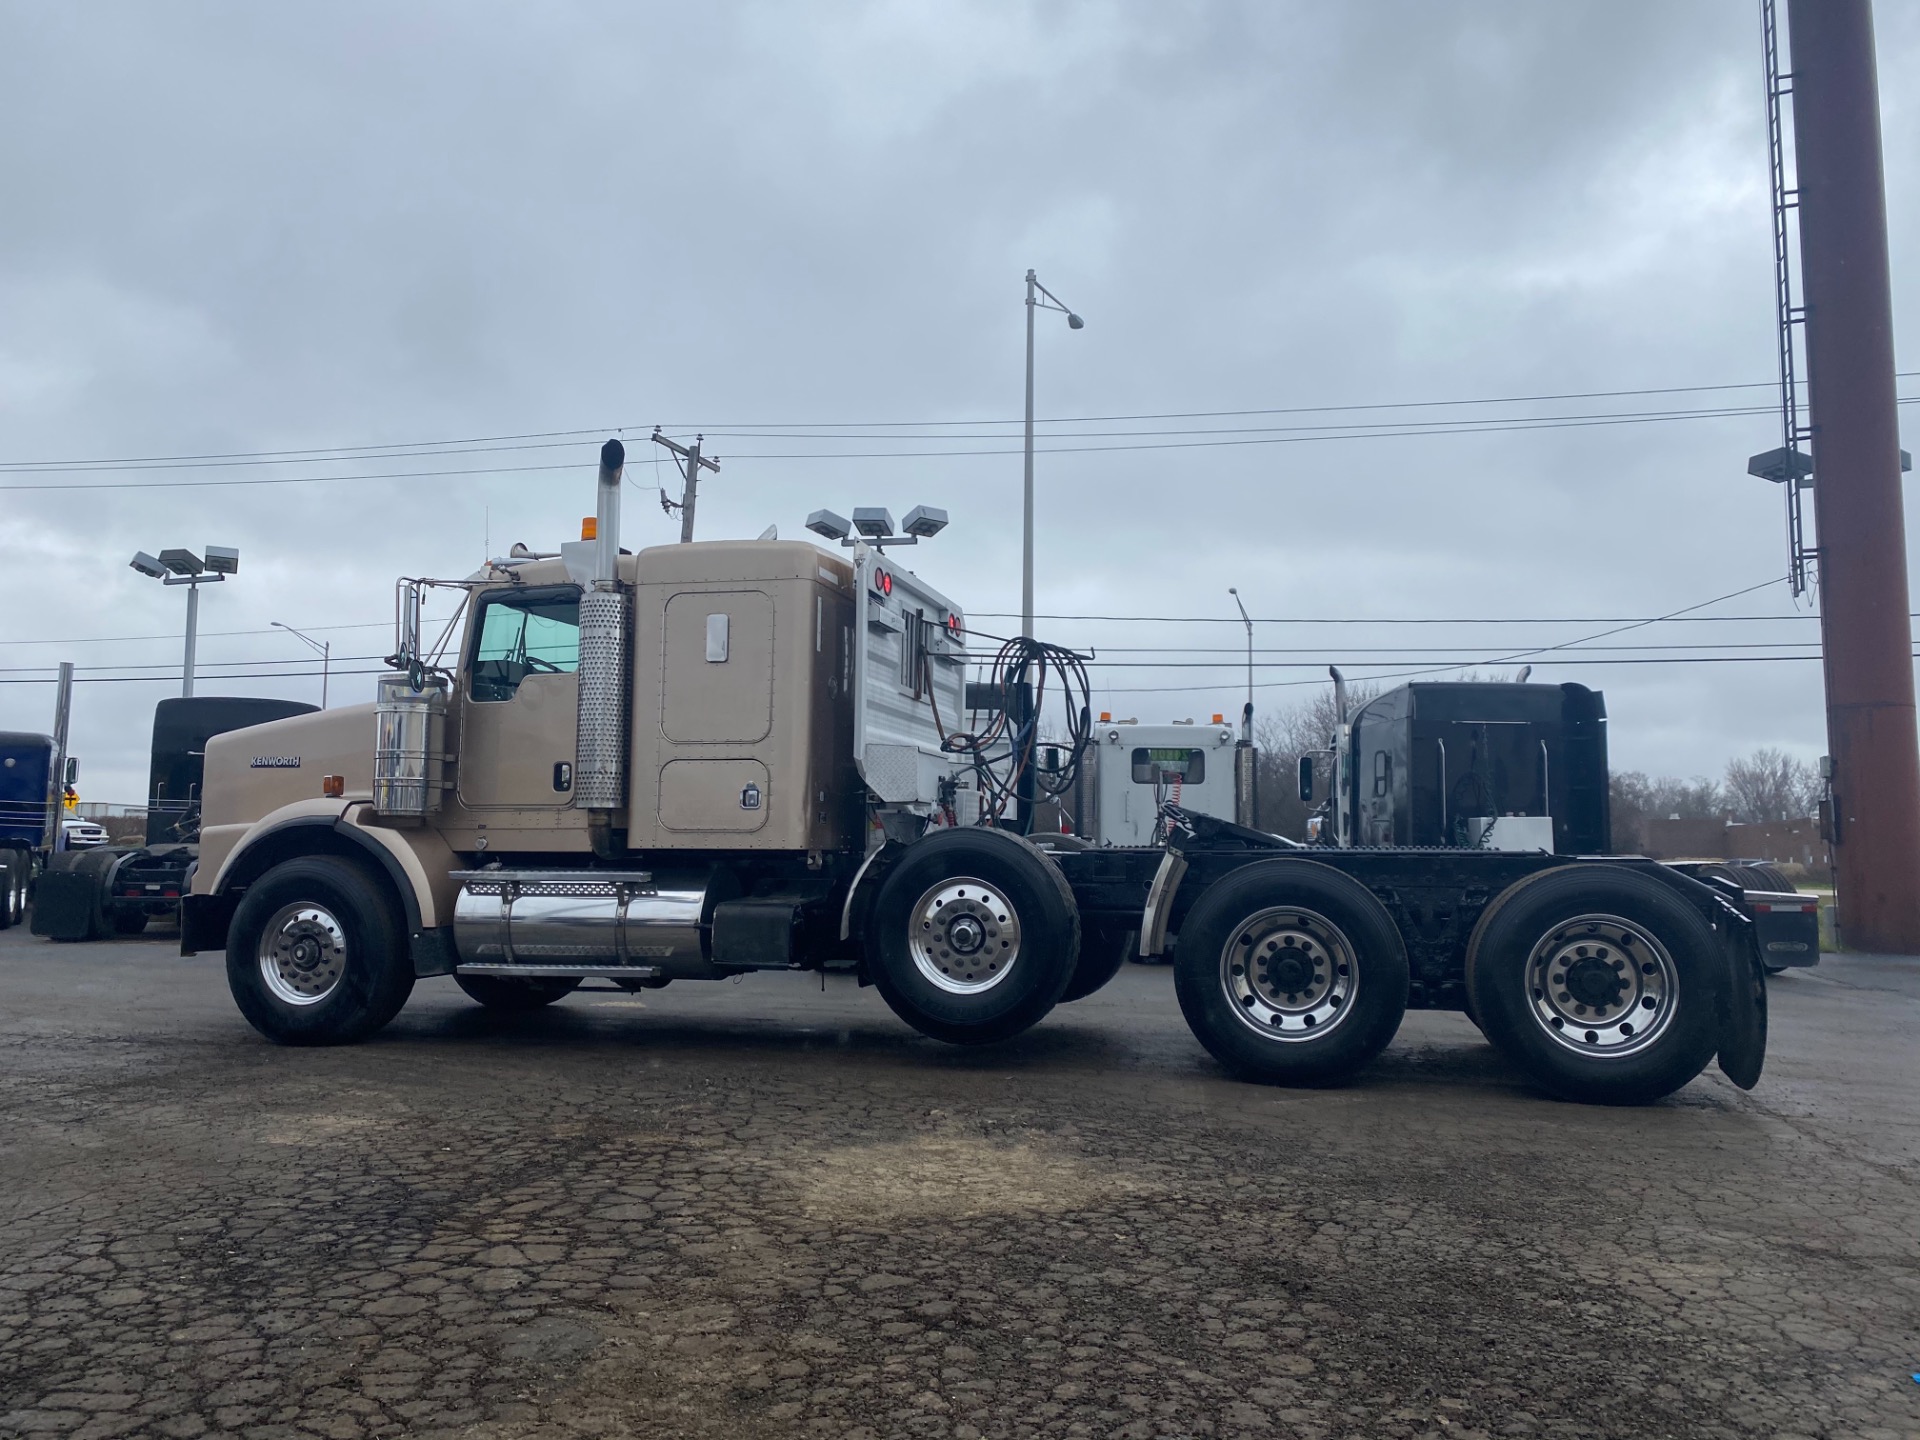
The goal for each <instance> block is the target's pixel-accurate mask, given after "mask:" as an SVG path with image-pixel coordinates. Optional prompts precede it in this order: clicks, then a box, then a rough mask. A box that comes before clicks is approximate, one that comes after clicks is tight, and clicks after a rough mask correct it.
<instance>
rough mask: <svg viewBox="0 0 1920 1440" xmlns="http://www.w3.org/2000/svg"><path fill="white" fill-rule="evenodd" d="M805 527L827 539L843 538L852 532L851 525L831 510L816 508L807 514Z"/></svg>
mask: <svg viewBox="0 0 1920 1440" xmlns="http://www.w3.org/2000/svg"><path fill="white" fill-rule="evenodd" d="M807 529H809V530H811V531H812V532H813V533H814V534H816V535H818V536H821V537H822V538H823V539H827V540H845V539H846V538H847V537H848V536H849V535H851V534H853V526H852V525H851V524H850V523H849V522H848V521H847V520H846V519H845V518H844V517H843V516H839V515H836V514H834V513H833V511H831V510H816V511H814V512H813V513H812V514H811V515H809V516H807Z"/></svg>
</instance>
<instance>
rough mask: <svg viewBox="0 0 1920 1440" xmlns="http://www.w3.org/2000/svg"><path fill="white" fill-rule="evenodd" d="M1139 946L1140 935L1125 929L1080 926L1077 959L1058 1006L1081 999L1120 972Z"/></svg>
mask: <svg viewBox="0 0 1920 1440" xmlns="http://www.w3.org/2000/svg"><path fill="white" fill-rule="evenodd" d="M1139 947H1140V932H1139V931H1138V930H1130V929H1127V928H1126V927H1124V926H1113V925H1084V924H1083V925H1082V926H1081V929H1080V959H1079V960H1078V961H1077V962H1076V963H1075V965H1074V967H1073V976H1072V978H1071V979H1069V980H1068V981H1067V988H1066V989H1065V990H1064V991H1062V992H1061V994H1060V1003H1061V1004H1062V1005H1070V1004H1072V1003H1073V1002H1074V1001H1075V1000H1084V999H1086V998H1087V996H1089V995H1091V994H1093V993H1094V991H1096V990H1099V989H1100V988H1101V987H1103V986H1104V985H1106V984H1107V982H1108V981H1110V980H1112V979H1113V977H1114V976H1116V975H1118V974H1119V973H1120V969H1121V967H1122V966H1123V965H1125V964H1126V963H1127V957H1128V956H1129V955H1131V954H1133V952H1134V951H1135V950H1137V949H1138V948H1139Z"/></svg>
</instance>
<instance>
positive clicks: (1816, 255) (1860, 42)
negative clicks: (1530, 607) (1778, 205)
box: [1787, 0, 1920, 955]
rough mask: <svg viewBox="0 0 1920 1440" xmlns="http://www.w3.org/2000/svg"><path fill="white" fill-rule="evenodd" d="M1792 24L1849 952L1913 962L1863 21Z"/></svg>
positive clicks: (1825, 621)
mask: <svg viewBox="0 0 1920 1440" xmlns="http://www.w3.org/2000/svg"><path fill="white" fill-rule="evenodd" d="M1787 19H1788V25H1789V31H1790V34H1791V37H1792V48H1793V53H1792V87H1793V131H1794V148H1795V153H1796V156H1797V162H1798V163H1797V169H1798V171H1799V176H1798V186H1799V196H1798V199H1799V211H1800V263H1801V271H1802V293H1803V294H1804V296H1805V300H1806V348H1807V388H1808V397H1809V402H1810V403H1809V419H1810V420H1811V422H1812V430H1813V505H1814V517H1815V523H1816V529H1817V535H1818V545H1819V551H1818V555H1819V559H1818V574H1819V584H1820V632H1821V640H1822V651H1823V655H1824V660H1823V664H1824V666H1825V670H1826V688H1827V745H1828V749H1829V751H1830V753H1831V756H1832V760H1833V776H1832V792H1831V816H1832V819H1831V826H1832V844H1833V859H1834V870H1835V879H1836V882H1837V887H1838V890H1839V901H1840V912H1841V925H1842V930H1843V933H1844V934H1845V936H1846V940H1847V945H1848V948H1849V949H1858V950H1868V951H1877V952H1880V953H1883V954H1903V955H1914V954H1920V735H1917V734H1916V724H1915V712H1914V693H1913V628H1912V625H1911V623H1910V621H1909V620H1908V618H1907V612H1908V611H1909V610H1910V609H1911V608H1912V605H1911V603H1910V601H1909V599H1908V587H1907V555H1906V539H1907V526H1906V516H1905V513H1904V510H1903V505H1902V499H1901V494H1900V433H1899V411H1898V410H1897V408H1896V400H1895V397H1896V392H1895V386H1894V371H1893V364H1894V361H1893V298H1892V284H1891V280H1890V277H1889V263H1888V257H1887V200H1886V181H1885V174H1884V168H1883V163H1882V158H1881V148H1880V95H1879V81H1878V77H1877V75H1876V73H1875V62H1874V51H1873V7H1872V4H1871V3H1870V0H1788V4H1787ZM1788 483H1789V484H1791V483H1794V482H1793V481H1791V480H1789V481H1788Z"/></svg>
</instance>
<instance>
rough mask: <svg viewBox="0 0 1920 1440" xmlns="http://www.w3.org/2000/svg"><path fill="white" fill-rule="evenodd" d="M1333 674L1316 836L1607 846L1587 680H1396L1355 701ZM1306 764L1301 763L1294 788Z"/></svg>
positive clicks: (1565, 849)
mask: <svg viewBox="0 0 1920 1440" xmlns="http://www.w3.org/2000/svg"><path fill="white" fill-rule="evenodd" d="M1344 692H1345V685H1344V682H1337V685H1336V695H1337V697H1338V698H1337V699H1336V708H1337V710H1338V713H1339V714H1340V717H1341V718H1340V722H1339V729H1338V732H1337V734H1336V735H1335V736H1334V737H1333V746H1332V756H1331V758H1332V761H1333V765H1332V771H1333V785H1332V791H1331V794H1330V795H1328V796H1327V797H1326V800H1325V803H1324V804H1323V806H1322V810H1321V814H1320V816H1319V819H1320V822H1321V823H1320V825H1319V829H1318V836H1317V838H1318V839H1319V841H1320V843H1322V844H1333V845H1341V846H1386V845H1397V846H1445V847H1449V848H1455V849H1467V850H1512V851H1545V852H1546V853H1548V854H1557V855H1599V854H1603V853H1605V852H1606V851H1608V850H1609V849H1610V848H1611V839H1612V837H1611V829H1612V820H1611V816H1610V812H1609V806H1608V796H1607V732H1606V718H1607V714H1606V702H1605V700H1604V699H1603V697H1602V696H1601V695H1600V693H1599V692H1598V691H1595V690H1589V689H1588V688H1587V687H1586V686H1584V685H1573V684H1568V685H1528V684H1511V683H1506V682H1484V681H1446V682H1419V683H1414V684H1409V685H1401V686H1399V687H1397V688H1395V689H1392V690H1389V691H1387V692H1386V693H1384V694H1382V695H1379V696H1376V697H1375V698H1373V699H1371V700H1368V701H1366V702H1365V703H1363V704H1361V705H1359V706H1357V707H1356V708H1355V709H1354V710H1353V711H1352V713H1351V714H1349V713H1348V711H1347V708H1346V703H1345V693H1344ZM1300 798H1301V799H1302V800H1306V801H1311V800H1312V798H1313V793H1312V770H1311V768H1310V766H1309V764H1308V761H1307V759H1306V758H1303V760H1302V764H1301V797H1300Z"/></svg>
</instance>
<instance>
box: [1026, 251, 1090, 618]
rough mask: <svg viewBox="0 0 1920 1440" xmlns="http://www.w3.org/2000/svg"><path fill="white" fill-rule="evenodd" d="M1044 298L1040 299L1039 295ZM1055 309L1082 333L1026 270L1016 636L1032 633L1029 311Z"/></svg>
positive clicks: (1081, 322)
mask: <svg viewBox="0 0 1920 1440" xmlns="http://www.w3.org/2000/svg"><path fill="white" fill-rule="evenodd" d="M1043 295H1044V296H1045V297H1046V299H1044V300H1043V299H1041V298H1040V297H1041V296H1043ZM1035 310H1058V311H1059V312H1060V313H1061V314H1062V315H1064V316H1066V317H1067V328H1068V329H1069V330H1082V329H1085V328H1086V324H1087V322H1086V321H1084V320H1082V319H1081V318H1080V317H1079V316H1078V315H1076V314H1074V313H1073V311H1071V310H1069V309H1067V307H1066V306H1064V305H1062V304H1061V303H1060V301H1059V300H1058V299H1057V298H1055V296H1054V294H1053V292H1052V291H1051V290H1049V289H1047V287H1046V286H1044V285H1042V284H1041V283H1040V280H1039V278H1038V277H1037V276H1036V275H1035V274H1034V273H1033V271H1031V270H1029V271H1027V443H1026V450H1025V454H1026V480H1025V484H1024V485H1023V487H1022V489H1021V506H1020V633H1021V634H1022V635H1028V636H1031V635H1032V634H1033V312H1034V311H1035Z"/></svg>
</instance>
